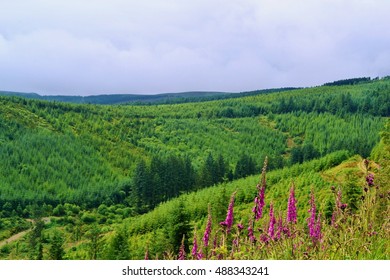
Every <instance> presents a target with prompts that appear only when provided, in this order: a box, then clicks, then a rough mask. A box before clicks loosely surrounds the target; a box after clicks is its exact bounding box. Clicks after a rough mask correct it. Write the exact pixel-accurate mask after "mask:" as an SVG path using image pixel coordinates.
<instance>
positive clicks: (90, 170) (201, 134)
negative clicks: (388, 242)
mask: <svg viewBox="0 0 390 280" xmlns="http://www.w3.org/2000/svg"><path fill="white" fill-rule="evenodd" d="M336 85H337V86H335V85H333V84H329V85H325V86H320V87H314V88H306V89H295V90H292V89H289V90H286V91H281V92H279V91H277V92H272V91H271V92H268V93H264V92H260V93H259V94H251V95H249V96H246V97H240V98H236V97H235V98H226V99H220V100H213V101H207V102H196V103H183V104H165V105H149V106H146V105H144V106H140V105H137V106H131V105H91V104H83V105H77V104H70V103H61V102H56V101H50V102H49V101H42V100H34V99H25V98H19V97H10V96H4V97H0V164H1V166H0V217H1V220H0V221H1V222H0V242H1V240H6V239H7V238H9V237H11V236H12V235H13V234H14V233H18V232H22V231H23V230H28V229H29V227H31V226H33V231H31V232H30V233H28V234H27V235H26V236H29V237H26V238H30V239H29V240H30V241H28V240H27V239H26V240H27V241H28V242H27V243H23V244H24V245H23V246H24V247H23V248H19V249H18V250H20V251H21V252H15V248H14V247H12V246H9V245H7V246H4V247H3V249H2V251H1V252H0V253H1V256H2V257H3V258H38V257H40V258H59V255H55V252H50V248H52V246H54V245H53V244H56V242H57V243H58V244H60V245H61V246H62V247H61V246H60V247H61V248H63V250H64V251H63V252H62V253H61V254H60V255H61V257H67V258H76V259H77V258H81V259H84V258H116V257H114V256H122V257H123V258H142V256H143V255H144V254H145V250H146V249H145V248H149V249H148V250H149V251H150V252H149V253H150V256H152V257H158V256H160V257H161V256H162V254H164V252H165V251H164V250H163V248H165V250H166V249H167V248H169V252H170V253H169V254H172V253H174V254H175V253H176V252H177V250H178V249H179V246H180V242H181V240H182V237H183V234H182V233H185V234H186V237H187V238H186V239H185V243H186V244H184V245H185V247H187V252H188V244H187V242H188V241H191V240H192V235H193V229H194V228H198V229H199V231H201V230H202V231H203V230H204V227H205V221H206V220H205V219H206V218H207V209H208V206H207V204H208V203H210V204H211V205H213V207H212V209H211V210H210V211H211V212H212V216H213V217H214V218H213V219H214V223H216V221H220V220H223V219H225V217H224V216H225V214H226V207H227V203H228V201H229V197H230V195H231V194H232V193H233V192H235V191H237V193H236V195H235V201H236V204H237V205H238V209H239V210H235V211H239V213H241V214H242V215H241V216H242V223H244V224H245V227H247V225H248V223H249V222H250V221H249V220H248V218H247V217H248V215H246V214H244V213H247V212H246V211H247V209H248V205H247V204H249V203H251V202H252V201H253V198H254V197H255V196H256V184H257V183H256V182H257V181H258V175H256V176H255V177H251V176H250V175H253V174H259V173H260V170H261V168H262V166H263V162H264V159H265V158H266V157H267V159H268V162H267V172H268V175H267V176H268V177H267V180H268V181H267V182H268V183H267V184H269V187H268V189H267V192H268V191H269V193H267V197H269V198H271V199H272V201H273V207H274V208H275V209H282V208H281V207H282V205H284V204H285V203H286V201H285V200H286V199H287V198H286V197H285V195H286V193H288V190H289V188H290V186H291V182H292V180H293V181H294V184H295V185H296V193H297V197H298V198H299V199H298V198H297V200H298V201H299V204H298V206H302V207H298V209H299V211H300V217H301V218H303V217H304V216H305V215H306V213H307V209H304V206H303V205H304V204H303V203H306V202H307V196H308V194H310V190H311V189H313V190H314V192H315V193H316V201H318V203H319V205H320V206H319V208H320V209H321V210H323V211H325V210H326V209H328V210H327V211H328V212H327V213H328V214H326V215H327V217H323V218H328V219H329V218H330V217H331V215H332V214H331V212H332V211H331V209H332V207H333V206H334V200H333V198H332V192H331V190H330V188H329V187H330V184H339V185H340V186H341V185H348V184H351V185H354V186H357V185H359V184H360V185H361V182H360V181H359V180H360V179H359V178H360V177H362V176H363V177H364V176H365V175H367V174H365V173H364V174H363V173H359V172H363V171H362V169H360V171H359V169H357V170H355V169H354V168H358V167H356V164H359V163H360V162H362V161H363V159H364V158H368V157H373V158H375V159H374V160H375V162H376V161H378V162H379V161H381V162H384V163H385V164H387V163H388V161H386V160H387V159H386V157H383V155H381V153H382V152H381V151H383V150H385V149H388V146H387V143H388V142H386V141H388V139H387V138H386V135H387V134H386V131H388V126H387V127H385V126H384V124H385V123H386V119H387V118H388V117H389V116H390V80H389V79H388V78H382V79H376V80H364V81H363V82H362V81H360V80H359V81H358V82H357V83H352V84H351V83H337V84H336ZM381 131H385V133H384V134H383V135H384V136H383V137H382V142H380V132H381ZM386 139H387V140H386ZM374 147H376V148H375V149H374V151H373V148H374ZM339 164H341V165H339ZM376 164H377V163H375V164H374V161H373V162H372V164H371V165H370V168H376V166H377V165H376ZM381 164H382V163H381ZM332 168H333V169H332ZM367 168H368V166H367V167H366V171H365V172H368V171H370V172H371V169H370V170H368V169H367ZM384 168H387V167H386V166H385V167H384ZM348 170H349V171H348ZM381 170H382V169H381ZM372 172H374V173H375V174H376V173H377V171H376V170H375V171H372ZM381 172H382V171H381ZM248 176H249V177H248ZM359 176H360V177H359ZM241 178H246V179H241ZM379 178H382V179H381V180H384V182H385V183H384V184H386V182H388V181H387V179H388V178H386V177H385V176H384V175H383V174H382V175H381V177H379ZM212 186H214V187H212ZM203 189H204V190H203ZM325 189H326V191H325ZM347 189H348V187H345V190H347ZM349 189H351V190H352V191H351V190H349V192H350V193H349V194H348V195H347V197H348V199H350V200H351V202H350V203H349V205H350V206H351V205H356V207H355V206H353V207H354V208H353V209H354V210H353V211H357V209H359V205H358V204H357V202H356V201H357V200H356V198H357V197H358V196H359V195H360V194H359V192H358V191H354V190H356V188H352V187H351V188H349ZM181 194H183V195H182V196H181V197H180V198H179V199H174V200H172V199H173V198H175V197H178V196H179V195H181ZM169 200H172V201H171V202H169V203H164V202H165V201H169ZM190 201H191V203H189V202H190ZM268 205H269V204H268ZM155 207H157V208H156V210H154V211H152V212H150V211H151V210H152V209H154V208H155ZM191 207H192V208H191ZM249 208H250V207H249ZM351 209H352V208H351ZM147 212H150V213H147ZM325 212H326V211H325ZM329 212H330V214H329ZM144 213H147V214H145V215H141V216H139V215H140V214H144ZM186 213H188V215H189V216H188V217H187V216H186V215H187V214H186ZM183 215H184V216H183ZM329 215H330V217H329ZM47 216H54V217H57V218H53V219H52V222H51V223H49V224H47V225H45V224H44V223H43V222H40V219H39V218H40V217H47ZM26 219H33V220H34V219H35V221H33V220H27V221H26ZM122 219H129V220H128V221H126V222H125V223H124V224H122V222H121V221H122ZM175 219H176V220H175ZM184 220H185V221H187V222H185V223H181V222H180V221H184ZM29 221H30V222H29ZM31 221H33V222H32V225H29V223H31ZM178 221H179V222H178ZM38 225H39V227H38ZM163 225H172V226H174V225H179V226H177V227H176V230H177V232H175V231H173V232H172V231H170V230H169V228H168V227H166V226H163ZM181 226H182V227H181ZM42 232H43V233H42ZM45 232H46V233H45ZM34 234H35V235H34ZM42 234H43V235H42ZM45 234H46V235H45ZM188 234H191V236H188ZM94 238H95V239H94ZM200 238H201V237H200V235H199V236H198V239H200ZM226 238H228V237H227V236H226ZM229 238H230V237H229ZM91 240H92V241H91ZM93 240H95V241H93ZM148 240H154V241H156V242H154V244H153V245H152V244H149V245H148V242H149V241H148ZM164 240H165V241H164ZM123 241H124V242H125V243H126V242H127V241H129V247H128V248H127V249H126V250H125V251H124V252H117V251H115V250H119V249H118V248H116V247H115V246H116V245H115V244H120V243H121V242H123ZM89 242H92V243H89ZM93 242H101V243H102V244H100V243H99V244H100V245H99V246H98V244H97V243H93ZM150 242H151V241H150ZM210 242H211V241H210ZM58 244H57V245H58ZM70 244H73V245H70ZM91 244H92V245H93V244H95V245H96V246H95V247H93V246H92V245H91ZM0 245H1V244H0ZM88 246H92V247H93V248H94V249H93V250H92V249H91V248H92V247H88ZM0 247H2V246H0ZM4 248H5V249H4ZM88 248H89V249H88ZM0 249H1V248H0ZM225 249H226V250H229V248H228V247H226V248H225ZM225 249H223V250H225ZM230 249H231V248H230ZM53 250H54V249H53ZM91 250H92V251H91ZM221 250H222V249H221ZM130 252H131V253H130ZM165 253H167V251H166V252H165ZM221 254H222V255H223V257H224V258H226V257H227V255H226V254H227V253H226V252H225V253H224V252H222V253H221ZM166 257H169V256H166ZM170 257H173V256H172V255H170ZM255 257H260V256H257V255H256V256H255ZM275 257H276V256H275ZM382 257H383V256H382ZM161 258H163V257H161Z"/></svg>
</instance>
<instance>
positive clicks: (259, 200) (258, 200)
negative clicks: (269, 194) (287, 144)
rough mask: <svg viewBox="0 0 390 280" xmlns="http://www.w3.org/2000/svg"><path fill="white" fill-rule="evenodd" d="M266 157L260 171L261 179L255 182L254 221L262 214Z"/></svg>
mask: <svg viewBox="0 0 390 280" xmlns="http://www.w3.org/2000/svg"><path fill="white" fill-rule="evenodd" d="M267 164H268V157H265V160H264V165H263V170H262V172H261V181H260V182H259V183H258V184H257V186H256V187H257V190H258V195H257V196H256V197H255V201H254V202H255V206H254V207H253V208H252V212H253V213H254V218H255V221H257V220H259V219H260V218H261V217H262V216H263V208H264V205H265V203H264V197H265V187H266V185H267V182H266V172H267Z"/></svg>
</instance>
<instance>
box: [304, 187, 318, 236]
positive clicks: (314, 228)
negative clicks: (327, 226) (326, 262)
mask: <svg viewBox="0 0 390 280" xmlns="http://www.w3.org/2000/svg"><path fill="white" fill-rule="evenodd" d="M316 211H317V209H316V203H315V199H314V193H313V191H312V193H311V197H310V209H309V213H310V217H309V218H308V219H307V225H308V228H309V236H310V237H311V238H312V240H313V242H317V241H319V240H320V239H321V219H320V216H318V217H316Z"/></svg>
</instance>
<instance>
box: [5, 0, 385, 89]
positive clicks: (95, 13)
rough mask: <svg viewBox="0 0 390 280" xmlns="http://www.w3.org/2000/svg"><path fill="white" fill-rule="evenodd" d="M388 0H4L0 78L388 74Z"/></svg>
mask: <svg viewBox="0 0 390 280" xmlns="http://www.w3.org/2000/svg"><path fill="white" fill-rule="evenodd" d="M389 15H390V1H389V0H231V1H230V0H142V1H140V0H0V90H9V91H24V92H37V93H40V94H66V95H73V94H77V95H90V94H103V93H160V92H180V91H190V90H212V91H234V92H240V91H246V90H255V89H263V88H272V87H286V86H315V85H319V84H322V83H325V82H329V81H333V80H338V79H345V78H352V77H362V76H371V77H377V76H379V77H382V76H386V75H390V19H389Z"/></svg>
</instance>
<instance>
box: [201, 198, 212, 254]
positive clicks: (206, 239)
mask: <svg viewBox="0 0 390 280" xmlns="http://www.w3.org/2000/svg"><path fill="white" fill-rule="evenodd" d="M208 212H209V215H208V217H207V225H206V229H205V231H204V235H203V245H204V246H205V247H207V246H209V240H210V233H211V224H212V220H211V210H210V205H209V210H208Z"/></svg>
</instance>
